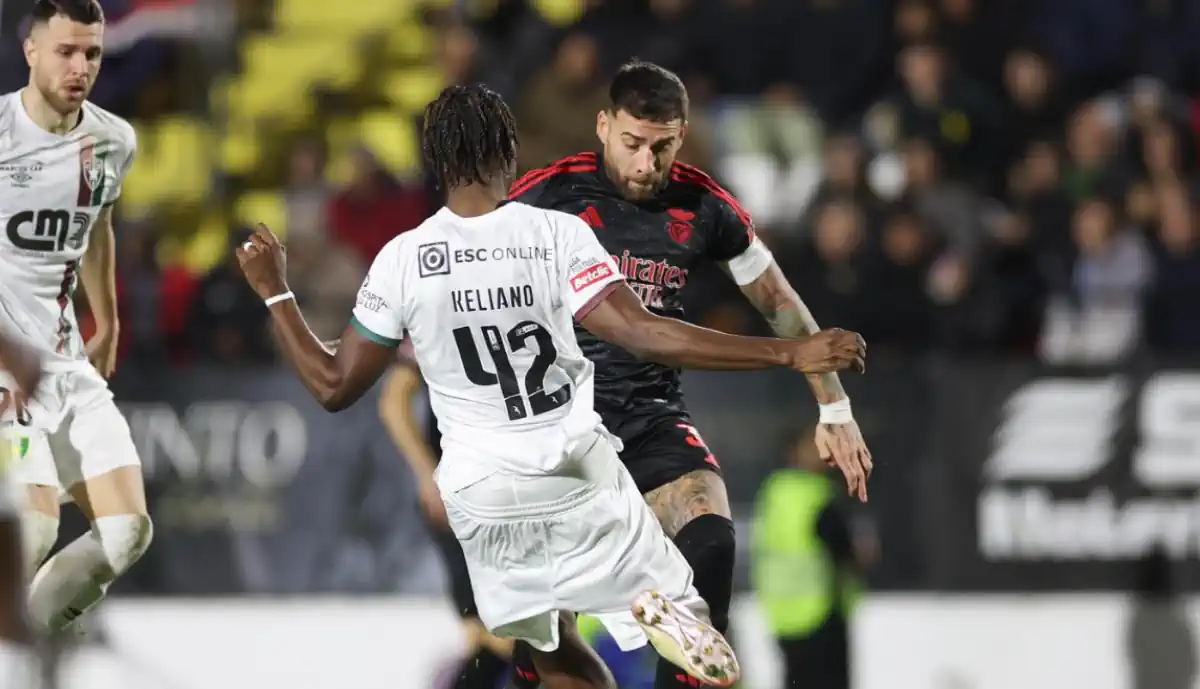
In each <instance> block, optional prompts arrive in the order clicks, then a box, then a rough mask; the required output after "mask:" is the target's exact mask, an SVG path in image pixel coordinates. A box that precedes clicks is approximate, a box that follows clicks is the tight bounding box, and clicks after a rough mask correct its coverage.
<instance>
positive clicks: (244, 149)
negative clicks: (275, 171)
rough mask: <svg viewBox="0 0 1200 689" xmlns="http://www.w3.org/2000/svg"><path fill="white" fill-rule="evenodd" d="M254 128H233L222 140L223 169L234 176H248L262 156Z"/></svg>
mask: <svg viewBox="0 0 1200 689" xmlns="http://www.w3.org/2000/svg"><path fill="white" fill-rule="evenodd" d="M261 149H262V147H261V145H260V143H259V138H258V136H256V135H255V132H254V128H252V127H247V126H242V127H233V128H231V129H230V130H229V131H226V132H225V136H224V138H222V139H221V169H222V170H224V171H225V172H228V173H229V174H232V175H248V174H250V173H251V172H253V171H254V169H255V167H256V166H257V165H258V161H259V159H260V157H261V156H262V150H261Z"/></svg>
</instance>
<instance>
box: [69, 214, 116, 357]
mask: <svg viewBox="0 0 1200 689" xmlns="http://www.w3.org/2000/svg"><path fill="white" fill-rule="evenodd" d="M112 209H113V207H112V206H111V205H108V206H105V207H104V208H102V209H100V213H99V214H98V215H97V216H96V223H95V225H93V227H92V232H91V236H90V237H89V238H88V247H87V250H86V251H85V252H84V254H83V260H82V261H81V262H80V265H79V281H80V283H81V284H82V285H83V291H84V293H85V294H86V295H87V302H88V306H89V308H90V309H91V312H92V318H93V319H94V320H95V322H96V333H95V335H93V336H92V338H91V339H90V340H88V342H87V353H88V359H89V360H90V361H91V362H92V365H93V366H95V367H96V370H97V371H99V372H100V375H102V376H104V377H105V378H108V377H109V376H111V375H112V374H113V371H114V370H115V369H116V367H117V340H118V338H119V337H120V332H121V325H120V321H119V320H118V317H117V249H116V239H115V238H114V235H113V222H112Z"/></svg>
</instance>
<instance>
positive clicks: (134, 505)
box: [50, 399, 146, 519]
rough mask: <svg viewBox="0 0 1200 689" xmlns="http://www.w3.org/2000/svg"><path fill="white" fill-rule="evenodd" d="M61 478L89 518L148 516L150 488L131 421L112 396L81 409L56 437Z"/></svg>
mask: <svg viewBox="0 0 1200 689" xmlns="http://www.w3.org/2000/svg"><path fill="white" fill-rule="evenodd" d="M50 452H51V454H53V455H54V460H55V464H56V465H57V467H58V473H59V478H60V480H61V482H62V483H63V485H65V486H66V487H67V490H68V492H70V494H71V498H72V499H73V500H74V501H75V504H76V505H77V506H78V507H79V509H80V510H82V511H83V513H84V514H85V515H86V516H87V517H88V518H89V519H95V518H96V517H106V516H113V515H122V514H146V492H145V488H144V485H143V478H142V465H141V461H140V460H139V459H138V454H137V449H136V447H135V446H134V444H133V437H132V435H131V434H130V432H129V424H128V423H126V421H125V417H124V416H122V415H121V412H120V410H119V409H117V405H116V404H115V403H113V401H112V400H111V399H107V400H98V401H95V402H93V403H92V404H90V405H87V406H80V407H77V408H76V409H75V410H74V412H73V413H72V414H71V416H70V417H69V418H68V419H67V420H66V421H65V422H64V424H63V426H62V427H61V428H60V429H59V430H58V432H56V433H54V434H52V435H51V436H50Z"/></svg>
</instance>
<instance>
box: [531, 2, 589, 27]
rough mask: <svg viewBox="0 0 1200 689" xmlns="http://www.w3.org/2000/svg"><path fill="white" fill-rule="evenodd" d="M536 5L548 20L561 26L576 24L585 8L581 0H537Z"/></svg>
mask: <svg viewBox="0 0 1200 689" xmlns="http://www.w3.org/2000/svg"><path fill="white" fill-rule="evenodd" d="M534 6H535V7H536V8H537V11H538V13H539V14H541V15H542V17H543V18H545V20H546V21H548V22H550V23H551V24H553V25H555V26H560V27H565V26H568V25H570V24H574V23H575V22H576V21H578V20H579V18H580V17H582V16H583V10H584V3H583V2H581V1H580V0H535V2H534Z"/></svg>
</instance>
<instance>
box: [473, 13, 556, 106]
mask: <svg viewBox="0 0 1200 689" xmlns="http://www.w3.org/2000/svg"><path fill="white" fill-rule="evenodd" d="M471 4H472V5H474V7H472V8H471V10H470V11H471V12H472V14H471V15H470V25H471V28H473V29H474V31H475V37H476V39H477V41H478V43H479V57H478V61H479V62H482V63H485V64H487V65H489V66H490V69H489V74H488V75H487V77H488V78H485V79H484V80H483V81H484V83H486V84H487V85H488V86H490V87H491V88H492V89H493V90H495V91H497V92H498V93H500V95H502V96H504V99H505V100H507V101H509V102H510V103H515V102H516V101H517V99H518V98H519V97H520V91H521V89H523V88H524V87H525V85H526V83H527V82H528V80H529V76H530V75H532V74H534V73H535V72H536V71H537V68H538V67H539V66H540V65H541V64H542V63H543V62H544V60H545V59H546V56H547V55H548V54H549V52H550V47H551V42H552V41H553V37H554V30H553V27H551V26H550V25H549V23H547V22H546V20H545V19H544V18H543V17H542V16H541V15H540V14H538V12H537V10H535V9H534V8H532V7H530V3H529V0H495V2H491V3H471ZM499 74H503V75H505V77H504V78H500V79H497V78H496V75H499Z"/></svg>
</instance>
